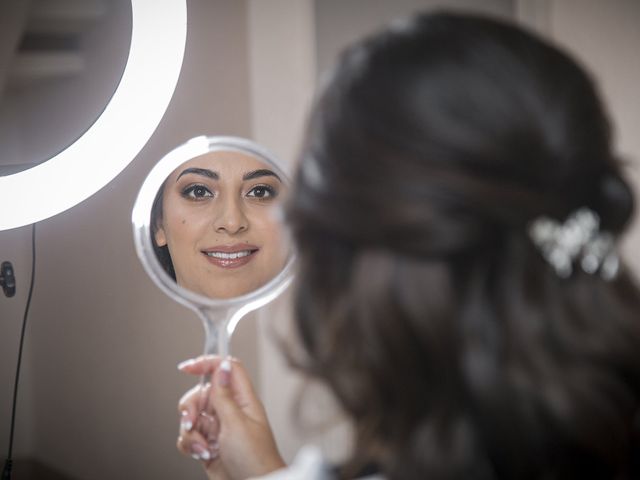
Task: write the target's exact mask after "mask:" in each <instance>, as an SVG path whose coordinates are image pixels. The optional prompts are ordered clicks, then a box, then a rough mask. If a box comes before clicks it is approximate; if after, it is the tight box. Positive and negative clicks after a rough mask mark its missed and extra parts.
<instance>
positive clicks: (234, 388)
mask: <svg viewBox="0 0 640 480" xmlns="http://www.w3.org/2000/svg"><path fill="white" fill-rule="evenodd" d="M211 403H212V404H213V406H214V408H215V409H216V412H217V413H218V416H219V417H220V419H221V420H222V419H223V418H224V417H229V416H233V415H244V416H247V417H249V418H251V419H253V420H262V419H263V418H264V417H265V416H266V414H265V412H264V407H263V406H262V403H261V402H260V400H259V399H258V396H257V395H256V393H255V391H254V389H253V385H252V384H251V379H250V378H249V375H248V374H247V372H246V371H245V369H244V368H243V366H242V364H241V363H240V362H238V361H231V358H226V359H225V360H223V361H222V362H221V363H220V366H219V367H218V368H217V369H216V370H215V372H214V374H213V378H212V392H211ZM230 419H231V420H232V419H233V418H232V417H231V418H230Z"/></svg>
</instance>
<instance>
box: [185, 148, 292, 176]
mask: <svg viewBox="0 0 640 480" xmlns="http://www.w3.org/2000/svg"><path fill="white" fill-rule="evenodd" d="M186 174H196V175H201V176H204V177H208V178H212V179H215V180H219V179H221V178H222V179H224V178H238V179H242V180H243V181H244V180H251V179H254V178H258V177H264V176H271V177H275V178H276V179H277V180H279V181H280V182H281V181H282V180H281V178H280V176H279V175H278V174H277V173H276V172H275V171H274V170H273V168H272V167H271V166H270V165H269V164H268V163H267V162H265V161H263V160H260V159H258V158H256V157H254V156H253V155H250V154H247V153H243V152H235V151H219V152H210V153H207V154H205V155H201V156H199V157H196V158H193V159H191V160H188V161H187V162H185V163H183V164H182V165H180V167H178V168H177V169H176V170H175V171H174V176H176V181H177V180H178V179H179V178H180V177H182V176H183V175H186Z"/></svg>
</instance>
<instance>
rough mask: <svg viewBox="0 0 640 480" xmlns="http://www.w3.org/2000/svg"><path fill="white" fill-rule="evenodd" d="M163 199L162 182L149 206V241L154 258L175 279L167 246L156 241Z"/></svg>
mask: <svg viewBox="0 0 640 480" xmlns="http://www.w3.org/2000/svg"><path fill="white" fill-rule="evenodd" d="M163 199H164V183H163V184H162V186H161V187H160V189H159V190H158V193H157V194H156V198H154V199H153V206H152V207H151V243H152V244H153V251H154V253H155V254H156V258H157V259H158V261H159V262H160V265H162V268H164V271H165V272H167V274H168V275H169V276H170V277H171V278H173V280H175V279H176V272H175V270H174V268H173V261H172V260H171V254H170V253H169V247H168V246H167V245H163V246H162V247H161V246H159V245H158V243H157V242H156V232H157V231H158V228H159V227H160V225H161V224H162V215H163V213H162V201H163Z"/></svg>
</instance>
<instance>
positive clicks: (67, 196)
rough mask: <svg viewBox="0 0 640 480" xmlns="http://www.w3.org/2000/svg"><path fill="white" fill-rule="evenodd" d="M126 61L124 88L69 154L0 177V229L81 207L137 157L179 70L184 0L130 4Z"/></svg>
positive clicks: (133, 1)
mask: <svg viewBox="0 0 640 480" xmlns="http://www.w3.org/2000/svg"><path fill="white" fill-rule="evenodd" d="M131 13H132V28H131V30H132V33H131V47H130V49H129V56H128V58H127V63H126V66H125V69H124V73H123V74H122V79H121V80H120V84H119V85H118V88H117V89H116V91H115V93H114V94H113V97H112V98H111V101H110V102H109V103H108V105H107V106H106V108H105V109H104V111H103V112H102V115H101V116H100V117H99V118H98V119H97V120H96V121H95V123H94V124H93V125H92V126H91V127H90V128H89V129H88V130H87V131H86V132H85V134H84V135H82V136H81V137H80V138H78V139H77V140H76V141H75V142H74V143H73V144H72V145H70V146H69V147H68V148H67V149H66V150H64V151H62V152H60V153H59V154H58V155H56V156H54V157H53V158H51V159H50V160H48V161H46V162H44V163H41V164H39V165H37V166H35V167H33V168H31V169H29V170H25V171H22V172H19V173H15V174H13V175H8V176H5V177H0V230H7V229H10V228H17V227H21V226H23V225H29V224H31V223H34V222H37V221H40V220H44V219H45V218H49V217H51V216H53V215H56V214H58V213H60V212H63V211H64V210H66V209H68V208H71V207H73V206H74V205H77V204H78V203H80V202H82V201H83V200H85V199H86V198H88V197H90V196H91V195H93V194H94V193H96V192H97V191H98V190H100V189H101V188H102V187H104V186H105V185H106V184H107V183H109V182H110V181H111V180H113V179H114V178H115V177H116V176H117V175H118V174H119V173H120V172H121V171H122V170H124V168H125V167H126V166H127V165H128V164H129V163H130V162H131V161H132V160H133V159H134V158H135V156H136V155H137V154H138V153H139V152H140V150H141V149H142V147H144V145H145V144H146V143H147V141H148V140H149V138H150V137H151V135H152V134H153V132H154V131H155V129H156V127H157V126H158V123H160V120H161V119H162V116H163V115H164V113H165V111H166V109H167V106H168V105H169V101H170V100H171V97H172V96H173V92H174V90H175V87H176V84H177V83H178V76H179V75H180V69H181V67H182V59H183V56H184V47H185V42H186V36H187V6H186V2H185V0H167V1H160V2H158V1H157V0H131Z"/></svg>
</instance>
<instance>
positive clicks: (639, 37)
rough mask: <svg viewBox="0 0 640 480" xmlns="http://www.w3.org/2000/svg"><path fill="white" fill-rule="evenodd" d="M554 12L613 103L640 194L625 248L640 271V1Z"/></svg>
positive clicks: (560, 0)
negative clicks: (639, 88)
mask: <svg viewBox="0 0 640 480" xmlns="http://www.w3.org/2000/svg"><path fill="white" fill-rule="evenodd" d="M549 13H550V34H551V36H552V37H553V38H554V39H555V40H556V41H558V43H560V44H561V45H564V46H565V47H566V48H567V49H569V50H570V51H572V52H574V53H575V55H577V56H578V58H579V59H580V60H581V61H582V62H583V63H584V65H585V66H586V67H587V68H588V69H589V70H590V71H591V72H592V73H593V75H594V76H595V78H596V79H597V81H598V82H599V86H600V88H601V90H602V94H603V97H604V99H605V102H606V104H607V106H608V107H609V112H610V116H611V121H612V123H613V126H614V133H615V136H614V139H615V145H616V149H617V151H618V153H619V155H620V156H621V158H622V159H623V160H624V161H625V162H626V163H627V164H628V168H627V171H628V173H629V175H630V177H631V179H632V181H633V182H634V185H635V190H636V198H637V209H636V216H635V222H634V224H633V225H632V228H631V230H630V231H629V233H628V235H627V236H626V237H625V238H624V239H623V249H624V253H625V254H626V259H627V261H628V262H629V264H630V265H631V266H632V268H633V269H634V270H635V272H637V273H638V274H640V94H639V93H638V86H639V85H640V54H639V53H638V47H640V2H639V1H637V0H609V1H607V2H602V1H599V0H555V1H553V2H552V3H551V4H550V12H549Z"/></svg>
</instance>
